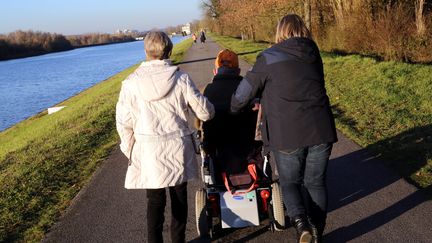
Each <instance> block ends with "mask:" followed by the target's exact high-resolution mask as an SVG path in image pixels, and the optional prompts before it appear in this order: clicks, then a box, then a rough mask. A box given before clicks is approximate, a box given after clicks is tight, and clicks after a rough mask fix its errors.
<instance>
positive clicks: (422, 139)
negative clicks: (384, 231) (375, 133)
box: [325, 125, 432, 242]
mask: <svg viewBox="0 0 432 243" xmlns="http://www.w3.org/2000/svg"><path fill="white" fill-rule="evenodd" d="M430 148H432V125H427V126H421V127H417V128H414V129H410V130H407V131H404V132H401V133H400V134H398V135H396V136H394V137H391V138H389V139H385V140H382V141H379V142H377V143H375V144H372V145H370V146H368V147H367V148H366V149H361V150H358V151H355V152H352V153H350V154H347V155H344V156H341V157H338V158H335V159H332V160H331V161H330V163H329V170H328V187H329V202H330V204H329V212H332V211H335V210H337V209H339V208H342V207H344V206H347V205H349V204H351V203H354V202H356V201H358V200H360V199H364V198H367V197H369V198H367V199H365V204H367V203H368V201H369V200H372V199H370V198H372V197H375V198H374V201H373V202H374V204H375V205H365V206H370V207H372V208H371V209H369V207H368V208H365V210H371V211H372V214H370V215H368V216H367V217H365V218H363V219H361V220H359V221H356V222H355V223H353V224H351V225H349V226H346V227H340V228H337V229H335V230H333V231H332V232H330V233H328V234H326V236H325V240H326V241H327V242H347V241H350V240H353V239H356V238H357V237H360V236H362V235H364V234H367V233H369V232H371V231H373V230H375V229H377V228H379V227H381V226H384V225H386V224H387V223H389V222H391V221H393V220H395V219H397V218H398V217H400V216H402V215H404V219H403V220H405V219H406V218H414V219H415V220H418V221H415V222H405V221H403V224H408V225H409V224H410V223H411V224H416V223H418V222H422V219H418V218H419V216H420V217H421V216H424V215H429V214H430V212H424V213H425V214H424V215H418V214H417V215H414V214H413V215H414V216H413V215H411V213H407V212H408V211H410V210H412V209H414V208H416V207H417V206H419V205H420V204H422V203H424V202H427V201H429V200H430V199H431V198H432V193H431V191H432V186H430V185H429V186H428V187H426V188H423V189H417V190H416V189H415V188H413V187H410V186H409V185H406V186H403V185H402V186H401V187H399V186H400V185H401V184H400V183H399V181H400V180H401V179H400V176H399V175H398V174H396V173H395V172H394V171H390V170H388V168H386V166H385V165H391V167H393V168H395V167H396V168H398V167H399V169H398V171H403V172H402V173H401V174H402V176H404V177H405V178H407V179H408V180H409V181H411V180H410V179H409V176H410V175H412V174H414V173H416V172H417V171H419V169H421V168H424V167H426V166H427V163H428V161H429V160H431V159H432V153H431V152H430ZM377 151H384V156H385V157H383V155H382V154H380V153H378V152H377ZM383 158H384V159H385V160H384V159H383ZM424 173H429V176H430V173H431V171H430V169H429V171H428V169H426V172H424ZM411 182H412V181H411ZM380 196H381V197H382V198H379V197H380ZM394 198H398V199H396V200H395V202H394V201H393V203H389V201H390V202H391V201H392V200H393V199H394ZM380 199H382V201H381V202H382V203H381V202H380ZM380 203H381V204H380ZM386 203H387V205H389V206H387V207H386V208H384V209H381V210H377V211H373V210H375V209H376V208H379V206H382V205H386ZM359 205H361V204H360V203H359ZM374 207H375V208H374ZM425 208H426V209H427V208H428V207H427V206H425ZM348 210H349V209H348ZM419 211H420V212H416V213H420V214H421V210H419ZM373 212H376V213H373ZM406 213H407V214H406ZM424 218H427V217H426V216H425V217H424ZM426 220H427V219H426ZM426 220H425V221H426ZM425 223H429V222H425ZM413 227H414V228H415V227H416V226H415V225H414V226H413ZM418 227H419V231H421V229H424V228H425V225H424V223H423V224H422V225H418ZM419 234H422V233H421V232H419ZM423 234H424V233H423ZM427 234H429V233H427Z"/></svg>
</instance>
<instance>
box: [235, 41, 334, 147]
mask: <svg viewBox="0 0 432 243" xmlns="http://www.w3.org/2000/svg"><path fill="white" fill-rule="evenodd" d="M256 96H258V97H261V104H262V106H263V114H264V119H263V120H264V121H263V140H264V143H265V144H266V146H268V147H269V149H270V150H282V149H297V148H303V147H307V146H312V145H318V144H322V143H329V142H336V141H337V136H336V128H335V124H334V118H333V115H332V112H331V109H330V104H329V98H328V96H327V94H326V89H325V86H324V71H323V63H322V60H321V56H320V53H319V50H318V47H317V46H316V44H315V42H314V41H312V40H310V39H307V38H290V39H288V40H285V41H283V42H281V43H278V44H275V45H274V46H272V47H271V48H268V49H266V50H265V51H263V52H262V53H261V54H260V55H259V56H258V57H257V60H256V63H255V65H254V66H253V68H252V70H251V71H249V72H248V73H247V74H246V76H245V78H244V79H243V80H242V82H241V83H240V85H239V87H238V88H237V90H236V93H235V96H233V98H232V101H231V110H232V111H233V112H237V111H238V110H239V109H240V108H241V107H243V106H245V105H246V104H248V103H249V101H250V100H251V99H253V98H254V97H256Z"/></svg>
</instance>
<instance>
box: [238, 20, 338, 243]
mask: <svg viewBox="0 0 432 243" xmlns="http://www.w3.org/2000/svg"><path fill="white" fill-rule="evenodd" d="M255 97H260V98H261V104H262V107H263V125H262V128H263V131H262V132H263V134H262V136H263V141H264V143H265V146H266V150H267V151H271V152H272V154H273V156H274V158H275V161H276V164H277V167H278V172H279V181H280V184H281V187H282V193H283V199H284V203H285V206H286V208H287V214H288V216H289V217H290V219H291V223H292V224H293V225H294V227H295V228H296V230H297V233H298V238H299V242H320V241H321V236H322V233H323V231H324V226H325V221H326V215H327V188H326V182H325V179H326V170H327V164H328V160H329V157H330V153H331V150H332V144H333V143H334V142H336V141H337V137H336V129H335V124H334V118H333V115H332V112H331V109H330V104H329V98H328V96H327V94H326V89H325V86H324V71H323V63H322V60H321V56H320V53H319V50H318V47H317V45H316V44H315V42H314V41H313V40H312V38H311V35H310V32H309V30H308V29H307V27H306V26H305V24H304V22H303V20H302V19H301V18H300V17H299V16H297V15H287V16H285V17H283V18H282V19H281V21H280V22H279V24H278V26H277V31H276V44H275V45H273V46H272V47H270V48H268V49H266V50H264V51H263V52H262V53H261V54H260V55H259V56H258V57H257V60H256V63H255V65H254V66H253V68H252V70H251V71H249V72H248V73H247V74H246V76H245V77H244V79H243V80H242V82H241V83H240V84H239V86H238V88H237V90H236V93H235V95H234V96H233V97H232V100H231V111H232V112H238V111H239V110H240V109H241V108H242V107H244V106H246V105H247V104H248V103H249V102H250V101H251V100H252V99H253V98H255ZM304 196H305V197H304ZM304 198H306V200H304Z"/></svg>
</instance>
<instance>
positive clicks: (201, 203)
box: [195, 189, 209, 237]
mask: <svg viewBox="0 0 432 243" xmlns="http://www.w3.org/2000/svg"><path fill="white" fill-rule="evenodd" d="M206 194H207V193H206V192H205V191H204V190H203V189H201V190H198V191H196V193H195V218H196V227H197V232H198V235H199V236H200V237H204V236H209V223H208V217H207V205H206V202H207V195H206Z"/></svg>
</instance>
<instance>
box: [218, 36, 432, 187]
mask: <svg viewBox="0 0 432 243" xmlns="http://www.w3.org/2000/svg"><path fill="white" fill-rule="evenodd" d="M210 36H211V38H213V39H214V40H215V41H216V42H218V43H220V44H221V45H222V46H224V47H225V48H229V49H232V50H233V51H236V52H238V53H244V52H252V53H251V54H248V55H246V56H241V57H246V58H245V60H246V61H247V62H249V63H250V64H253V63H254V61H255V58H256V56H257V55H258V53H259V52H260V51H261V50H264V49H266V48H267V47H268V46H269V44H267V43H252V42H249V41H246V42H242V41H241V40H239V39H236V38H232V37H226V36H216V35H210ZM322 58H323V62H324V71H325V79H326V89H327V92H328V95H329V97H330V100H331V104H332V107H333V113H334V114H335V118H336V123H337V127H338V129H340V130H341V131H342V132H343V133H344V134H345V135H347V136H348V137H349V138H351V139H352V140H354V141H355V142H357V143H358V144H360V145H361V146H363V147H365V148H367V149H369V150H370V151H371V152H372V153H373V155H375V156H378V157H382V158H383V161H385V163H386V164H387V165H388V166H390V167H392V168H393V169H395V170H396V171H397V172H398V173H399V174H400V175H402V176H403V177H405V178H406V179H407V180H408V181H410V182H412V183H414V184H415V185H417V186H420V187H423V188H426V187H428V188H430V187H431V185H432V98H431V94H432V66H431V65H418V64H407V63H399V62H378V61H376V60H374V59H372V58H367V57H361V56H358V55H348V56H338V55H334V54H331V53H322Z"/></svg>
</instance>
